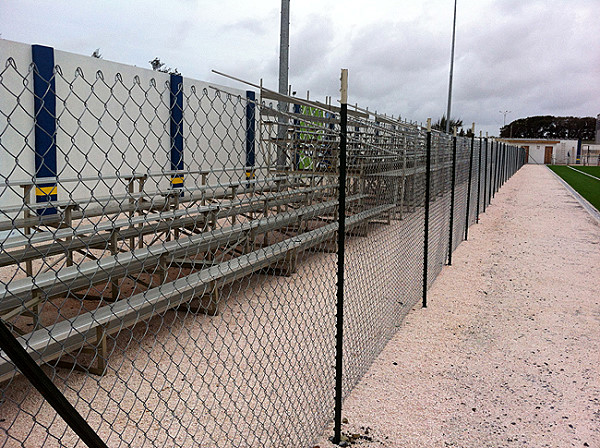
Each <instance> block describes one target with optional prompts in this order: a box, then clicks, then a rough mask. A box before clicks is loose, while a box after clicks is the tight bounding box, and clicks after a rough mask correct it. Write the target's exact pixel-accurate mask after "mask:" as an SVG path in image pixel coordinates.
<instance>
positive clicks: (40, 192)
mask: <svg viewBox="0 0 600 448" xmlns="http://www.w3.org/2000/svg"><path fill="white" fill-rule="evenodd" d="M31 54H32V61H33V64H34V66H35V69H34V72H33V93H34V112H35V177H36V178H47V177H56V176H57V167H56V83H55V80H54V49H53V48H51V47H45V46H43V45H32V47H31ZM36 187H37V188H36V202H50V201H56V200H57V198H58V195H57V194H56V193H57V189H56V188H55V187H56V182H52V183H44V184H37V185H36ZM38 213H39V214H43V215H51V214H55V213H56V209H55V208H52V207H49V208H44V209H39V210H38Z"/></svg>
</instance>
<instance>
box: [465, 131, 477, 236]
mask: <svg viewBox="0 0 600 448" xmlns="http://www.w3.org/2000/svg"><path fill="white" fill-rule="evenodd" d="M473 146H475V126H473V132H472V133H471V153H470V154H469V183H468V184H467V217H466V220H465V241H466V240H467V238H468V237H469V216H470V214H471V213H469V212H470V211H471V210H470V209H471V184H472V183H473Z"/></svg>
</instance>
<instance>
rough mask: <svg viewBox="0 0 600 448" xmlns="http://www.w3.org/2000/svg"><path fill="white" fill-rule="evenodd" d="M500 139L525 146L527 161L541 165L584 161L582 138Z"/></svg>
mask: <svg viewBox="0 0 600 448" xmlns="http://www.w3.org/2000/svg"><path fill="white" fill-rule="evenodd" d="M499 140H500V141H502V142H506V143H509V144H511V145H516V146H521V147H523V148H525V154H526V160H527V162H526V163H534V164H540V165H541V164H546V165H576V164H583V163H584V161H583V155H584V154H582V145H581V140H560V139H539V138H501V139H499ZM584 146H590V145H584ZM591 146H594V145H591ZM590 165H596V163H590Z"/></svg>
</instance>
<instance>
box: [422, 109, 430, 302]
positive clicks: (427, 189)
mask: <svg viewBox="0 0 600 448" xmlns="http://www.w3.org/2000/svg"><path fill="white" fill-rule="evenodd" d="M426 157H427V162H426V165H425V235H424V238H423V240H424V243H423V308H427V268H428V263H429V197H430V195H431V191H430V183H431V118H428V119H427V156H426Z"/></svg>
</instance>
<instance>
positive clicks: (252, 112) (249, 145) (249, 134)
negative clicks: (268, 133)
mask: <svg viewBox="0 0 600 448" xmlns="http://www.w3.org/2000/svg"><path fill="white" fill-rule="evenodd" d="M246 99H247V101H246V179H253V178H254V165H255V164H256V160H255V159H256V156H255V154H256V153H255V140H256V120H255V117H256V94H255V93H254V92H253V91H252V90H247V91H246Z"/></svg>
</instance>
